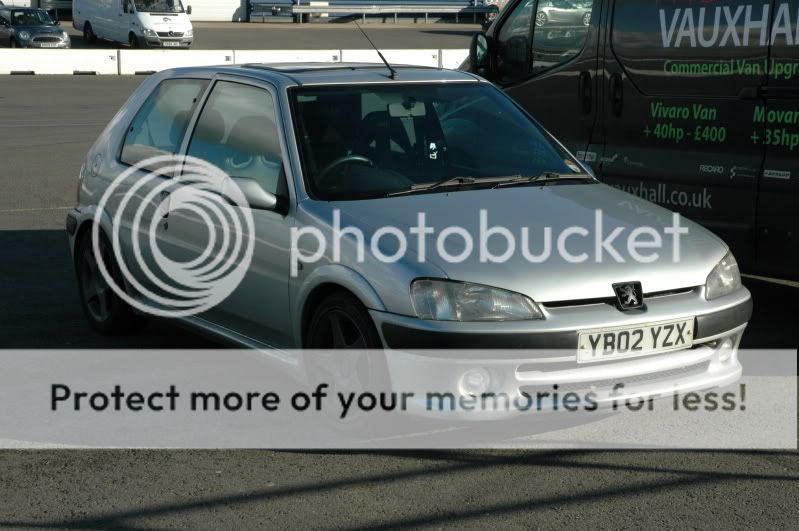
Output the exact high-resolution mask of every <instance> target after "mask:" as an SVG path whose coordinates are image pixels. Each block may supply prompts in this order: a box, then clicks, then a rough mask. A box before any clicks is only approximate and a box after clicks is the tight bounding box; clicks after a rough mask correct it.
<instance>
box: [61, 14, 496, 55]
mask: <svg viewBox="0 0 799 531" xmlns="http://www.w3.org/2000/svg"><path fill="white" fill-rule="evenodd" d="M62 25H63V27H64V29H66V30H67V31H68V32H69V34H70V36H71V38H72V47H73V48H98V47H99V48H118V47H119V45H117V44H113V43H110V42H103V41H99V42H98V43H96V44H90V43H87V42H84V40H83V37H82V35H81V31H82V30H81V31H78V30H76V29H74V28H73V27H72V22H70V21H65V22H63V23H62ZM364 30H365V31H366V32H367V33H368V35H369V37H370V38H371V39H372V40H373V41H374V43H375V45H376V46H378V47H379V48H384V49H399V50H407V49H428V48H432V49H441V48H468V47H469V42H470V41H471V36H472V35H473V34H474V33H475V32H477V31H480V30H481V27H480V26H479V25H474V24H433V23H431V24H397V25H394V24H393V23H390V24H378V23H371V24H367V25H366V26H365V27H364ZM192 48H193V49H195V50H220V49H221V50H224V49H233V50H327V49H339V50H341V49H350V50H359V49H363V48H370V46H369V42H368V41H367V40H366V39H365V38H364V37H363V35H361V33H360V32H359V31H358V28H357V27H355V25H354V24H347V23H344V24H303V25H302V26H301V27H300V26H299V25H297V24H274V23H268V24H258V23H253V24H235V23H209V22H197V23H195V24H194V43H193V44H192Z"/></svg>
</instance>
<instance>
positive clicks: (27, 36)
mask: <svg viewBox="0 0 799 531" xmlns="http://www.w3.org/2000/svg"><path fill="white" fill-rule="evenodd" d="M17 37H19V38H20V39H22V40H23V41H28V40H30V38H31V34H30V33H28V32H27V31H20V32H19V33H17Z"/></svg>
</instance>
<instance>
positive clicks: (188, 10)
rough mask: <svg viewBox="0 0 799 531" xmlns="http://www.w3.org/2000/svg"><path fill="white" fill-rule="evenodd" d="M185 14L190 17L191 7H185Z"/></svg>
mask: <svg viewBox="0 0 799 531" xmlns="http://www.w3.org/2000/svg"><path fill="white" fill-rule="evenodd" d="M186 14H187V15H191V6H186Z"/></svg>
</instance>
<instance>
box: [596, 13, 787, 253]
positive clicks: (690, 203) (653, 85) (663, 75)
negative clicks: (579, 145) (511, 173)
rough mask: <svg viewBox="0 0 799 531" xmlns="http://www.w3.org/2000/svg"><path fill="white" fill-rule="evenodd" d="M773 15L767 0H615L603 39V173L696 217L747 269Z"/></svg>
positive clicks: (610, 179)
mask: <svg viewBox="0 0 799 531" xmlns="http://www.w3.org/2000/svg"><path fill="white" fill-rule="evenodd" d="M792 1H794V2H796V1H797V0H792ZM794 11H795V10H794ZM771 14H772V2H771V1H770V0H768V1H762V0H755V1H752V0H748V1H742V0H718V1H715V2H711V3H707V2H697V1H692V0H650V1H647V2H642V1H640V0H615V1H614V5H613V8H612V12H611V14H610V17H611V19H610V24H611V27H610V30H609V34H608V39H607V46H606V50H605V62H604V66H605V71H604V78H605V83H606V85H605V91H604V93H605V102H604V106H603V108H604V111H603V112H604V117H603V120H604V123H603V125H604V130H605V149H604V153H602V154H601V156H600V158H601V160H600V171H599V174H600V178H602V179H603V180H605V181H606V182H608V183H610V184H612V185H614V186H617V187H620V188H622V189H624V190H626V191H628V192H630V193H633V194H635V195H639V196H642V197H645V198H647V199H649V200H652V201H654V202H656V203H659V204H661V205H663V206H665V207H667V208H669V209H671V210H675V211H678V212H680V213H682V214H683V215H685V216H686V217H688V218H692V219H694V220H696V221H698V222H700V223H702V224H704V225H705V226H707V227H708V228H710V229H711V230H713V231H714V232H715V233H717V234H718V235H719V236H721V237H722V238H723V239H724V240H725V241H726V242H727V243H728V244H730V246H731V247H732V248H733V251H734V252H735V255H736V257H737V258H738V260H739V262H741V263H742V265H743V267H745V268H747V267H751V266H752V265H753V263H754V252H753V249H754V245H753V242H754V238H755V223H756V218H755V216H756V205H757V182H758V176H759V174H760V171H761V165H762V162H763V157H764V147H763V145H762V142H759V141H758V140H757V139H758V138H761V137H762V136H763V135H764V125H763V124H762V123H758V122H753V120H752V116H753V115H754V113H755V111H756V109H758V108H759V107H761V106H763V105H764V103H765V100H764V99H763V98H762V96H761V93H760V91H759V87H760V86H762V85H763V84H764V83H765V82H766V71H765V67H764V65H765V64H766V61H767V59H768V52H769V49H768V37H769V31H770V26H771Z"/></svg>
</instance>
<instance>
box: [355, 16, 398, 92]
mask: <svg viewBox="0 0 799 531" xmlns="http://www.w3.org/2000/svg"><path fill="white" fill-rule="evenodd" d="M353 22H354V23H355V25H356V26H357V27H358V29H359V30H361V33H363V36H364V37H366V40H367V41H369V44H371V45H372V48H374V49H375V51H376V52H377V55H379V56H380V59H381V60H382V61H383V64H385V65H386V68H388V71H389V72H391V75H390V76H389V77H390V78H391V79H393V80H397V79H399V74H398V73H397V71H396V70H394V68H393V67H392V66H391V65H390V64H388V61H386V58H385V57H383V54H382V53H380V50H378V48H377V46H375V43H373V42H372V39H370V38H369V35H367V34H366V32H365V31H363V28H362V27H361V25H360V24H358V23H357V22H355V21H354V20H353Z"/></svg>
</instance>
